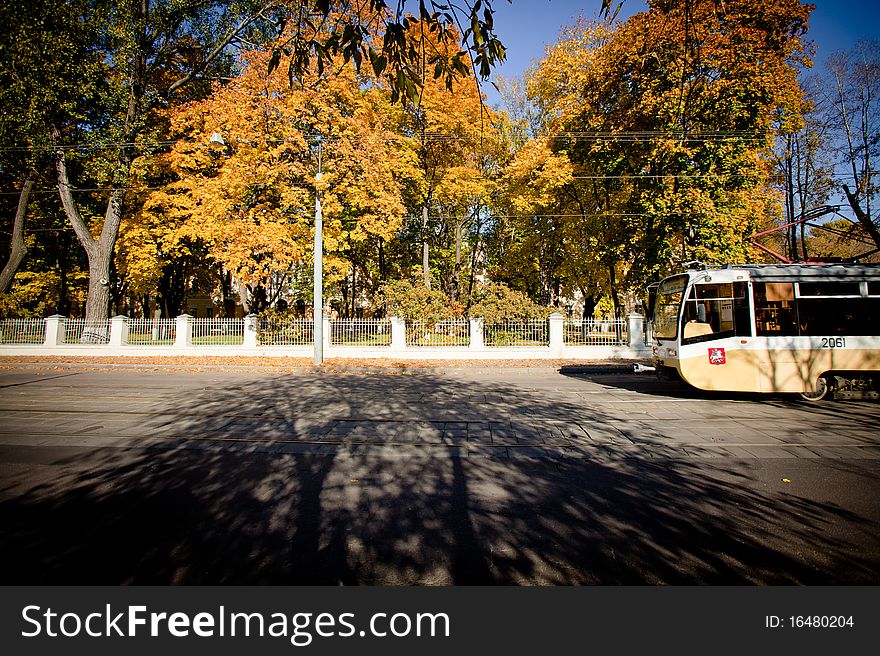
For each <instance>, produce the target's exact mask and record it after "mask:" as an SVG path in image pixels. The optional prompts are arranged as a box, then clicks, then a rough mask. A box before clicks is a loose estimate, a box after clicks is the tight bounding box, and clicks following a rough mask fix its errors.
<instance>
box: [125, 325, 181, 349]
mask: <svg viewBox="0 0 880 656" xmlns="http://www.w3.org/2000/svg"><path fill="white" fill-rule="evenodd" d="M176 331H177V327H176V321H175V320H174V319H129V320H128V343H129V344H134V345H137V346H170V345H172V344H174V336H175V334H176Z"/></svg>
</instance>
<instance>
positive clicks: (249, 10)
mask: <svg viewBox="0 0 880 656" xmlns="http://www.w3.org/2000/svg"><path fill="white" fill-rule="evenodd" d="M404 5H405V3H404V2H401V3H398V7H397V9H398V10H397V11H396V12H395V11H392V10H391V9H390V8H389V7H388V6H387V4H386V3H385V2H383V1H381V0H369V1H368V2H367V3H365V4H364V5H357V6H354V7H353V6H352V5H351V4H350V3H347V2H340V3H335V2H329V1H324V0H314V1H309V2H283V1H282V2H277V3H276V2H270V3H266V2H263V1H260V0H244V1H242V2H237V3H229V2H223V1H219V0H218V1H208V2H205V1H204V0H184V1H182V2H181V1H174V2H171V1H170V0H144V1H143V2H138V3H119V2H116V1H115V0H105V2H103V3H98V4H97V6H98V7H99V9H100V11H101V12H102V15H103V17H104V19H105V20H104V21H103V22H101V23H100V24H99V29H98V30H97V31H96V32H95V33H94V34H93V35H92V34H90V36H93V42H92V43H93V49H94V51H95V52H97V53H98V54H99V57H98V59H99V61H101V62H102V64H103V65H104V66H105V68H106V75H105V78H106V80H107V81H108V83H109V84H108V86H109V88H110V93H109V94H108V96H107V98H108V103H107V105H106V111H105V112H103V113H102V114H101V115H100V116H95V117H91V120H92V125H91V128H92V129H91V130H90V131H89V133H88V138H89V139H90V140H93V141H98V142H103V143H104V144H107V145H112V147H113V150H112V151H109V152H112V153H113V154H114V155H115V157H112V158H107V161H106V162H105V171H104V176H103V180H102V184H104V185H105V186H107V187H109V188H110V189H112V191H110V193H109V199H108V200H107V202H106V206H105V209H104V212H103V218H102V219H101V220H100V221H99V222H97V223H96V224H94V225H90V222H89V220H88V218H87V217H86V216H84V212H83V208H82V207H81V206H80V204H79V203H78V201H77V199H76V198H75V196H74V193H73V190H74V177H73V175H74V171H73V170H72V169H71V166H70V163H69V161H68V158H67V156H66V152H65V151H64V149H62V148H58V149H56V158H55V159H56V161H55V168H56V172H57V185H58V190H59V194H60V196H61V201H62V204H63V206H64V210H65V213H66V215H67V217H68V219H69V220H70V222H71V225H72V226H73V228H74V230H75V232H76V234H77V237H78V238H79V241H80V242H81V244H82V246H83V248H84V250H85V252H86V254H87V257H88V261H89V298H88V302H87V307H86V315H87V318H88V319H89V320H92V321H94V320H98V319H101V318H103V317H105V316H106V312H107V307H108V301H109V296H110V289H109V281H110V277H111V276H110V270H111V264H112V258H113V253H114V248H115V244H116V240H117V238H118V235H119V229H120V226H121V223H122V220H123V217H124V215H125V207H126V201H127V191H128V185H129V179H130V175H131V169H132V163H133V162H134V160H135V159H136V156H137V155H138V153H139V152H142V151H143V150H144V149H145V148H148V147H149V144H150V141H151V140H155V139H156V136H157V135H156V134H155V133H153V132H151V129H152V126H153V124H152V121H151V118H152V113H153V112H154V111H155V110H156V109H157V108H159V107H161V106H166V105H173V104H175V103H178V102H180V101H181V99H182V100H187V99H189V98H191V97H192V96H189V95H188V94H190V93H191V92H192V90H193V89H196V88H197V87H198V86H199V85H203V84H204V81H205V80H206V79H209V78H210V77H211V76H213V75H216V74H217V73H218V72H225V71H227V70H228V65H229V63H230V57H233V56H234V52H235V49H236V48H237V47H238V46H240V45H242V44H244V43H265V42H266V40H267V38H270V37H271V38H275V37H277V36H278V34H279V33H281V34H282V35H285V39H286V40H285V41H284V42H282V43H279V45H278V46H277V47H276V49H275V50H274V52H273V53H272V55H271V57H270V59H269V61H268V62H267V66H268V68H269V69H270V70H272V69H275V68H278V66H279V65H280V63H281V61H282V60H283V59H286V61H287V67H286V68H287V71H288V78H289V81H290V82H293V81H298V80H299V78H300V77H301V75H302V74H304V73H306V72H307V71H310V70H312V68H313V67H314V69H316V70H317V72H318V74H319V75H320V74H321V73H322V72H323V67H324V66H325V65H326V64H327V63H328V62H330V61H331V60H332V59H333V58H334V57H336V56H340V57H342V58H343V60H346V61H351V62H354V64H355V65H356V66H358V67H359V66H360V65H361V63H362V62H363V61H365V60H368V61H369V63H370V65H371V67H372V69H373V70H374V71H376V72H377V73H382V74H384V75H385V76H386V77H387V78H388V79H389V80H390V84H391V88H392V90H393V93H395V94H396V97H401V96H402V95H403V96H406V97H414V96H415V90H417V89H418V88H419V87H420V86H421V83H422V80H421V78H420V77H419V76H417V75H415V73H414V71H415V69H414V68H413V66H414V62H415V61H416V59H417V57H416V54H415V50H414V49H413V47H412V44H411V43H410V42H409V40H408V38H407V36H406V34H407V26H408V21H409V18H408V17H407V16H406V15H404V14H403V13H402V11H401V10H402V9H403V6H404ZM79 9H80V8H79V7H78V6H74V7H73V11H74V12H76V11H77V10H79ZM92 9H93V8H92V7H88V8H82V10H83V11H81V12H80V14H79V15H78V16H77V15H76V14H75V13H74V16H75V18H76V19H80V18H81V17H82V16H83V15H85V14H88V13H89V12H90V11H92ZM419 10H420V13H421V16H422V20H424V21H425V22H426V23H428V24H430V25H432V26H434V28H435V29H436V30H438V31H439V34H440V35H441V38H444V39H447V40H448V38H449V37H448V35H449V27H450V26H451V25H452V24H453V23H455V22H456V21H458V20H460V19H462V18H467V19H469V20H468V23H467V24H468V27H467V29H466V30H465V31H464V32H463V33H462V35H461V36H462V39H463V40H464V42H465V44H467V47H468V49H470V50H471V51H472V52H474V53H476V56H475V58H474V62H475V64H476V66H477V67H478V68H479V70H480V73H481V74H484V75H486V74H488V71H489V69H490V67H491V66H492V64H493V63H494V62H496V61H498V60H499V59H500V58H503V56H504V51H503V47H502V46H501V44H500V42H498V40H497V39H496V38H495V35H494V32H493V27H492V11H491V5H490V3H489V2H486V1H485V0H484V1H482V2H481V1H479V0H478V1H477V2H474V3H473V4H466V5H465V7H464V8H462V9H450V8H448V7H447V8H445V9H444V8H443V6H442V5H439V4H438V5H436V6H435V4H434V3H432V2H429V3H420V6H419ZM34 36H36V35H34ZM464 54H465V53H464V51H463V50H460V49H459V50H458V51H457V52H455V53H452V54H451V56H450V57H449V58H448V59H446V58H441V59H437V60H435V61H433V62H432V63H433V66H434V69H433V72H434V74H435V75H437V76H440V77H443V78H444V79H446V80H447V81H449V82H451V81H452V80H453V79H455V77H456V76H458V75H463V74H464V73H465V72H466V71H465V69H466V66H465V65H464V64H463V63H462V56H463V55H464ZM71 77H72V79H75V78H76V76H75V75H73V76H71ZM195 95H198V93H196V94H195ZM75 123H76V119H75V117H72V116H69V115H63V114H62V115H60V116H57V117H55V120H53V121H52V122H51V124H50V129H49V132H50V134H51V136H52V138H53V139H54V141H55V144H56V145H57V146H60V145H62V144H63V143H64V140H65V137H66V136H69V132H70V128H71V127H72V125H73V124H75Z"/></svg>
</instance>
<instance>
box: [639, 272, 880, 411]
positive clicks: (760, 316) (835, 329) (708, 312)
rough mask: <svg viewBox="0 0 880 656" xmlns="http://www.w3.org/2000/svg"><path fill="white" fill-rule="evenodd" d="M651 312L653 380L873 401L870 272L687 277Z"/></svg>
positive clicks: (879, 336)
mask: <svg viewBox="0 0 880 656" xmlns="http://www.w3.org/2000/svg"><path fill="white" fill-rule="evenodd" d="M652 296H654V295H652ZM652 305H653V320H654V327H653V343H652V355H653V361H654V366H655V367H656V369H657V371H658V373H661V374H663V373H666V374H672V375H674V376H677V377H680V378H681V379H682V380H684V381H685V382H686V383H688V384H690V385H692V386H694V387H696V388H699V389H703V390H718V391H731V392H732V391H736V392H792V393H799V394H801V395H802V396H803V398H805V399H808V400H819V399H822V398H825V397H826V396H828V395H829V394H830V393H833V395H834V396H838V397H841V396H842V397H849V398H853V397H859V398H866V397H867V398H878V397H880V265H871V264H763V265H762V264H754V265H752V264H745V265H726V266H723V267H721V268H699V269H690V270H688V271H686V272H685V273H682V274H679V275H674V276H670V277H669V278H666V279H664V280H663V281H661V282H660V284H659V286H658V287H657V289H656V295H655V298H654V299H653V303H652Z"/></svg>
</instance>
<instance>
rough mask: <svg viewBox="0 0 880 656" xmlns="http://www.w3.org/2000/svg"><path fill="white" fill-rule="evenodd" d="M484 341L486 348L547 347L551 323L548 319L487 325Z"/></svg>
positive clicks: (484, 329)
mask: <svg viewBox="0 0 880 656" xmlns="http://www.w3.org/2000/svg"><path fill="white" fill-rule="evenodd" d="M483 341H484V343H485V345H486V346H547V345H548V344H549V343H550V323H549V322H548V321H547V320H546V319H530V320H526V321H499V322H496V323H487V324H485V326H484V327H483Z"/></svg>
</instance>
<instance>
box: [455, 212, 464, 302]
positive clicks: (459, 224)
mask: <svg viewBox="0 0 880 656" xmlns="http://www.w3.org/2000/svg"><path fill="white" fill-rule="evenodd" d="M463 230H464V222H463V221H456V222H455V269H453V271H452V294H453V296H452V298H453V299H454V300H456V301H457V300H458V299H459V298H460V297H461V233H462V231H463Z"/></svg>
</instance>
